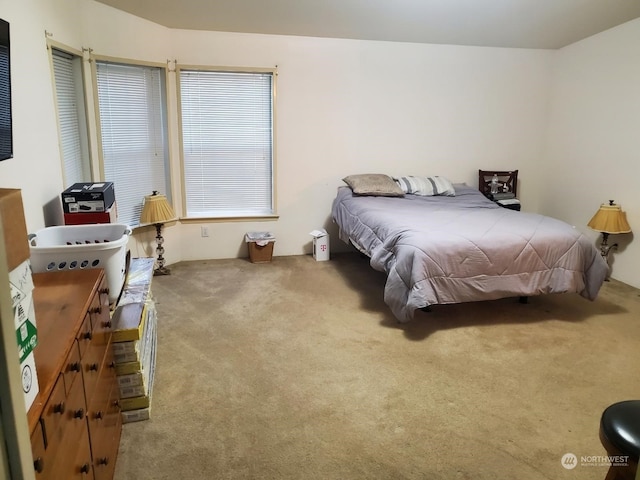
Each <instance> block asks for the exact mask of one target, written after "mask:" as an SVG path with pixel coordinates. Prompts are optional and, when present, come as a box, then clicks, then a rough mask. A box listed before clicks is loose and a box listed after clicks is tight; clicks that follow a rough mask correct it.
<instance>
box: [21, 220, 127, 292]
mask: <svg viewBox="0 0 640 480" xmlns="http://www.w3.org/2000/svg"><path fill="white" fill-rule="evenodd" d="M130 235H131V228H129V226H128V225H124V224H117V223H115V224H114V223H104V224H97V225H66V226H60V227H47V228H43V229H42V230H38V231H37V232H36V233H35V234H32V235H29V245H30V249H31V269H32V270H33V272H34V273H39V272H52V271H60V270H75V269H87V268H103V269H104V271H105V276H106V277H107V285H108V287H109V302H110V303H113V302H115V301H116V300H117V299H118V296H119V295H120V291H121V290H122V286H123V285H124V280H125V276H126V271H127V265H126V263H127V242H128V240H129V236H130Z"/></svg>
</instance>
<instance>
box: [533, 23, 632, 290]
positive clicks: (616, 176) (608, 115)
mask: <svg viewBox="0 0 640 480" xmlns="http://www.w3.org/2000/svg"><path fill="white" fill-rule="evenodd" d="M552 85H553V88H552V91H551V113H550V118H549V124H548V137H547V142H546V153H545V157H546V168H545V169H544V171H545V176H546V181H544V182H542V183H541V185H542V188H541V189H540V194H541V195H540V196H541V199H542V213H545V214H548V215H551V216H555V217H558V218H561V219H563V220H565V221H567V222H569V223H571V224H574V225H576V227H577V228H580V229H581V230H583V231H585V232H588V234H589V235H591V236H592V237H593V238H594V240H595V239H597V238H598V234H597V233H596V232H593V231H591V230H590V229H589V228H588V227H586V224H587V222H588V221H589V220H590V219H591V217H592V216H593V214H594V213H595V212H596V210H597V209H598V206H599V205H600V204H601V203H607V201H608V200H609V199H612V200H616V203H619V204H620V205H622V208H623V210H625V211H626V212H627V218H628V220H629V224H630V225H631V228H632V229H635V230H636V231H640V194H639V193H638V192H639V191H640V190H639V183H638V179H639V178H640V90H639V86H640V19H637V20H634V21H631V22H628V23H626V24H624V25H621V26H619V27H617V28H613V29H611V30H608V31H606V32H603V33H601V34H599V35H595V36H593V37H590V38H588V39H586V40H583V41H581V42H578V43H575V44H573V45H570V46H568V47H566V48H563V49H561V50H559V51H558V52H557V53H556V55H555V59H554V73H553V84H552ZM632 239H633V235H632V234H627V235H617V236H611V237H610V242H609V243H613V242H617V243H619V244H620V248H619V249H618V251H615V250H614V251H612V252H611V254H610V257H609V259H610V263H611V264H612V277H613V278H616V279H618V280H621V281H623V282H625V283H628V284H630V285H633V286H635V287H640V269H639V268H638V267H639V266H640V243H639V242H638V241H637V240H636V241H634V242H632V241H631V240H632Z"/></svg>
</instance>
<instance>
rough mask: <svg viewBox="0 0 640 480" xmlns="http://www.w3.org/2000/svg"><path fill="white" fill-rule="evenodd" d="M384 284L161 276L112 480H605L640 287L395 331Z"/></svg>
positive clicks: (181, 272)
mask: <svg viewBox="0 0 640 480" xmlns="http://www.w3.org/2000/svg"><path fill="white" fill-rule="evenodd" d="M384 280H385V279H384V276H383V275H382V274H380V273H378V272H375V271H374V270H372V269H371V268H370V267H369V265H368V261H367V260H366V259H365V258H363V257H361V256H359V255H357V254H341V255H334V256H333V257H332V260H331V261H328V262H315V261H314V260H313V259H312V258H311V257H310V256H292V257H275V258H274V259H273V261H272V262H271V263H268V264H252V263H250V262H248V260H244V259H232V260H219V261H206V262H185V263H180V264H177V265H173V266H172V275H171V276H167V277H155V278H154V280H153V287H152V290H153V293H154V295H155V297H156V300H157V309H158V330H159V333H158V354H157V365H156V383H155V387H154V390H153V396H152V411H151V419H150V420H148V421H143V422H138V423H130V424H126V425H124V427H123V433H122V440H121V447H120V452H119V457H118V461H117V466H116V479H117V480H129V479H136V480H144V479H153V480H160V479H170V480H176V479H183V480H195V479H310V480H311V479H318V480H332V479H434V480H438V479H447V480H449V479H473V480H481V479H487V480H496V479H536V480H538V479H553V480H556V479H598V480H601V479H603V478H604V476H605V474H606V470H607V468H606V467H605V466H603V465H600V464H597V463H594V462H593V461H592V462H585V463H584V464H580V460H581V457H583V456H585V457H587V456H598V455H605V451H604V449H603V448H602V446H601V444H600V442H599V440H598V424H599V419H600V414H601V413H602V410H603V409H604V408H605V407H606V406H607V405H609V404H611V403H613V402H616V401H618V400H622V399H629V398H640V377H639V376H638V365H640V348H638V347H639V345H640V340H639V339H640V322H639V321H638V319H639V318H640V315H639V313H640V296H639V293H640V291H638V290H636V289H632V288H630V287H628V286H626V285H624V284H622V283H619V282H615V281H612V282H608V283H605V285H604V286H603V288H602V290H601V292H600V295H599V298H598V299H597V300H596V301H595V302H590V301H588V300H585V299H583V298H581V297H579V296H578V295H575V294H564V295H549V296H543V297H533V298H531V299H530V300H529V303H528V304H521V303H518V302H517V300H515V299H504V300H499V301H492V302H481V303H469V304H461V305H449V306H436V307H433V309H432V311H431V312H429V313H425V312H418V313H417V315H416V318H415V319H414V320H413V321H412V322H410V323H408V324H398V323H397V322H396V321H395V319H394V317H393V316H392V315H391V313H390V311H389V310H388V308H387V307H386V305H385V304H384V302H383V300H382V294H383V287H384ZM565 453H573V454H575V455H576V456H577V457H578V463H579V465H578V466H577V467H576V468H575V469H573V470H566V469H564V468H563V466H562V465H561V462H560V460H561V457H562V456H563V455H564V454H565Z"/></svg>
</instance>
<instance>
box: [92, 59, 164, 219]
mask: <svg viewBox="0 0 640 480" xmlns="http://www.w3.org/2000/svg"><path fill="white" fill-rule="evenodd" d="M165 77H166V70H165V68H164V67H153V66H147V65H144V66H143V65H132V64H122V63H114V62H109V61H102V60H97V61H96V81H97V86H98V110H99V117H100V140H101V144H102V164H103V169H104V180H105V181H109V182H113V184H114V187H115V193H116V204H117V208H118V221H119V222H122V223H127V224H128V225H130V226H135V225H138V224H139V223H140V212H141V210H142V203H143V200H144V197H145V195H151V193H152V192H153V191H154V190H157V191H159V192H160V193H163V194H165V195H167V198H170V182H169V174H168V172H169V167H168V161H169V154H168V144H167V114H166V112H167V109H166V87H165V85H166V84H165V81H166V78H165Z"/></svg>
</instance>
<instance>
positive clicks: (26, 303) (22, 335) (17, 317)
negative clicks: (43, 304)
mask: <svg viewBox="0 0 640 480" xmlns="http://www.w3.org/2000/svg"><path fill="white" fill-rule="evenodd" d="M13 312H14V323H15V329H16V339H17V342H18V355H19V356H20V363H22V362H24V361H25V359H26V358H27V356H29V354H30V353H31V352H33V349H34V348H36V345H37V344H38V331H37V329H36V316H35V310H34V308H33V296H32V294H31V293H29V294H28V295H27V297H26V298H25V299H24V300H22V301H21V302H20V303H18V305H16V307H14V309H13Z"/></svg>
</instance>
